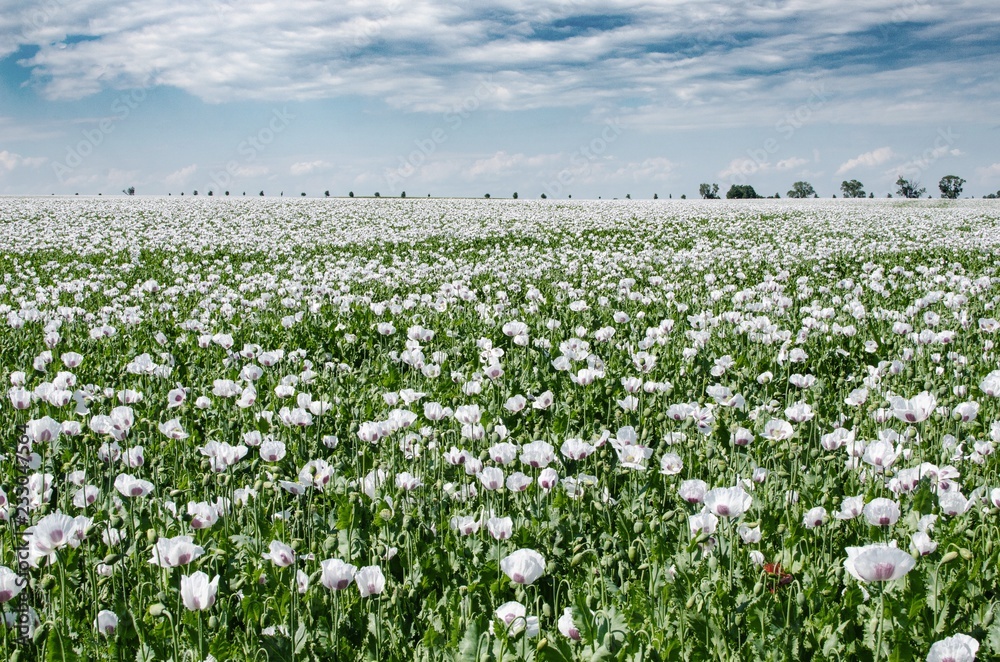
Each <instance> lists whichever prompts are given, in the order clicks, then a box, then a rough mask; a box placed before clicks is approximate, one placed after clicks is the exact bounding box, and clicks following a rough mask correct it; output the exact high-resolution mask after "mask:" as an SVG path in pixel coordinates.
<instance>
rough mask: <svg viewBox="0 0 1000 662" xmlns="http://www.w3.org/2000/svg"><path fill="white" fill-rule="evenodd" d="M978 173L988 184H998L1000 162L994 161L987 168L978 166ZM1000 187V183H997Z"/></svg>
mask: <svg viewBox="0 0 1000 662" xmlns="http://www.w3.org/2000/svg"><path fill="white" fill-rule="evenodd" d="M976 174H977V175H979V177H980V179H981V180H982V181H983V182H984V183H985V184H987V185H997V180H1000V163H992V164H990V165H988V166H986V167H985V168H978V169H977V170H976ZM997 187H998V188H1000V185H997Z"/></svg>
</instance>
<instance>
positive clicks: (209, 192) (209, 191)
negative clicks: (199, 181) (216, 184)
mask: <svg viewBox="0 0 1000 662" xmlns="http://www.w3.org/2000/svg"><path fill="white" fill-rule="evenodd" d="M213 195H215V194H214V193H212V189H208V197H212V196H213Z"/></svg>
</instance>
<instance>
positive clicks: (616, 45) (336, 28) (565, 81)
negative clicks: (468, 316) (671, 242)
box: [0, 0, 1000, 199]
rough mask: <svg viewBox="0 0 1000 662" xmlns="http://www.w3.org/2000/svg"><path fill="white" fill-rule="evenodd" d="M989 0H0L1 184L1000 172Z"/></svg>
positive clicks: (449, 184) (344, 186)
mask: <svg viewBox="0 0 1000 662" xmlns="http://www.w3.org/2000/svg"><path fill="white" fill-rule="evenodd" d="M997 43H1000V15H998V14H997V12H996V7H995V3H994V2H992V0H990V1H987V0H968V1H965V0H962V1H958V2H953V3H931V2H929V1H928V0H891V1H888V0H886V1H883V0H871V1H867V2H851V1H848V2H842V1H833V0H812V1H810V2H806V1H805V0H799V1H788V2H780V1H766V0H755V1H749V2H711V1H702V0H688V1H685V0H678V1H673V2H650V1H648V0H647V1H643V2H639V1H632V0H610V1H608V0H605V1H602V2H591V1H589V0H551V1H536V2H527V1H525V0H506V1H502V2H480V3H475V4H474V5H473V3H457V2H456V3H446V2H429V1H424V0H409V1H406V2H404V1H403V0H364V1H356V0H346V1H344V2H337V3H329V2H323V1H321V0H285V1H282V2H279V1H277V0H275V1H272V2H252V1H249V2H247V1H244V0H239V1H237V0H199V1H197V2H196V1H189V0H170V1H169V2H168V1H166V0H136V1H128V0H125V1H122V0H116V1H114V2H112V1H110V0H72V1H71V0H39V1H38V2H22V1H17V2H15V1H14V0H0V194H22V193H23V194H49V193H56V194H72V193H77V192H79V193H80V194H81V195H83V194H96V193H98V192H101V193H103V194H105V195H108V194H116V193H119V192H120V191H121V190H122V189H123V188H125V187H127V186H135V187H136V188H137V190H138V192H139V193H140V194H150V195H152V194H166V193H168V192H169V193H172V194H174V195H177V194H178V193H180V192H181V191H184V192H186V194H187V195H190V194H191V192H192V191H193V190H195V189H197V190H198V191H199V192H200V193H202V194H204V193H206V192H207V191H208V190H210V189H211V190H214V191H215V192H216V193H217V194H218V193H221V192H222V191H224V190H230V191H231V192H233V193H236V194H242V193H243V192H244V191H246V192H247V193H248V194H256V193H257V192H258V191H260V190H264V191H265V192H266V193H267V194H268V195H272V194H274V195H276V194H278V193H279V192H281V191H283V192H284V194H285V195H298V194H299V193H300V192H303V191H304V192H306V193H307V194H309V195H311V196H319V195H322V194H323V192H324V191H326V190H329V191H330V192H331V194H332V195H345V194H347V192H348V191H354V192H355V194H356V195H371V194H373V193H374V192H375V191H379V192H380V193H381V194H382V195H399V194H400V193H401V192H403V191H406V192H407V194H408V195H410V196H426V195H427V194H432V195H435V196H445V195H457V196H477V197H478V196H482V195H483V194H485V193H490V194H492V195H493V196H497V197H498V196H509V195H510V194H511V193H513V192H514V191H517V192H518V193H519V194H520V196H521V197H525V198H536V197H538V196H539V195H540V194H541V193H546V194H547V195H548V196H549V197H566V196H568V195H572V196H573V197H574V198H578V199H579V198H596V197H599V196H601V197H605V198H611V197H624V196H625V195H626V194H631V195H632V197H633V198H650V197H652V196H653V194H654V193H656V194H658V195H659V196H660V197H661V198H666V197H668V196H670V195H672V196H673V197H675V198H676V197H680V195H681V194H687V196H688V197H696V196H697V191H698V185H699V184H700V183H701V182H715V183H718V184H719V186H720V188H721V189H722V191H725V190H727V189H728V188H729V186H730V185H731V184H734V183H735V184H742V183H748V184H751V185H753V186H754V187H755V189H756V190H757V191H758V192H759V193H762V194H773V193H775V192H779V193H780V194H781V195H782V196H785V194H786V192H787V190H788V189H789V188H791V185H792V183H793V182H795V181H798V180H806V181H809V182H811V183H812V184H813V186H814V187H815V188H816V190H817V191H818V192H819V194H820V195H821V196H824V197H828V196H830V195H833V194H835V193H837V194H839V185H840V182H841V181H843V180H845V179H858V180H860V181H861V182H862V183H863V184H865V188H866V190H867V191H872V192H874V193H875V195H876V196H878V197H884V196H885V195H886V193H888V192H890V191H894V189H895V187H894V185H893V182H894V181H895V180H896V177H897V176H898V175H900V174H902V175H904V176H906V177H907V178H909V179H917V180H919V181H920V182H921V184H922V185H923V186H925V187H927V189H928V192H930V193H933V194H935V196H936V195H937V182H938V180H939V179H940V178H941V177H942V176H944V175H949V174H955V175H959V176H961V177H964V178H965V179H966V180H968V181H967V183H966V185H965V194H966V195H970V194H971V195H975V196H976V197H978V196H981V195H983V194H985V193H989V192H995V191H997V190H998V189H1000V119H998V118H1000V91H998V90H1000V86H998V85H997V84H996V81H997V79H996V73H995V71H996V62H997V57H998V52H997V50H998V49H997V46H996V44H997Z"/></svg>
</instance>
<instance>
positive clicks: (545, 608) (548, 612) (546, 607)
mask: <svg viewBox="0 0 1000 662" xmlns="http://www.w3.org/2000/svg"><path fill="white" fill-rule="evenodd" d="M542 616H544V617H545V618H552V605H550V604H549V603H548V602H544V603H542Z"/></svg>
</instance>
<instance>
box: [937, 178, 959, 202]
mask: <svg viewBox="0 0 1000 662" xmlns="http://www.w3.org/2000/svg"><path fill="white" fill-rule="evenodd" d="M964 184H965V180H964V179H962V178H961V177H958V176H957V175H945V176H944V177H942V178H941V181H940V182H938V189H939V190H940V191H941V197H942V198H947V199H949V200H954V199H956V198H958V197H959V196H960V195H962V186H963V185H964Z"/></svg>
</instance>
